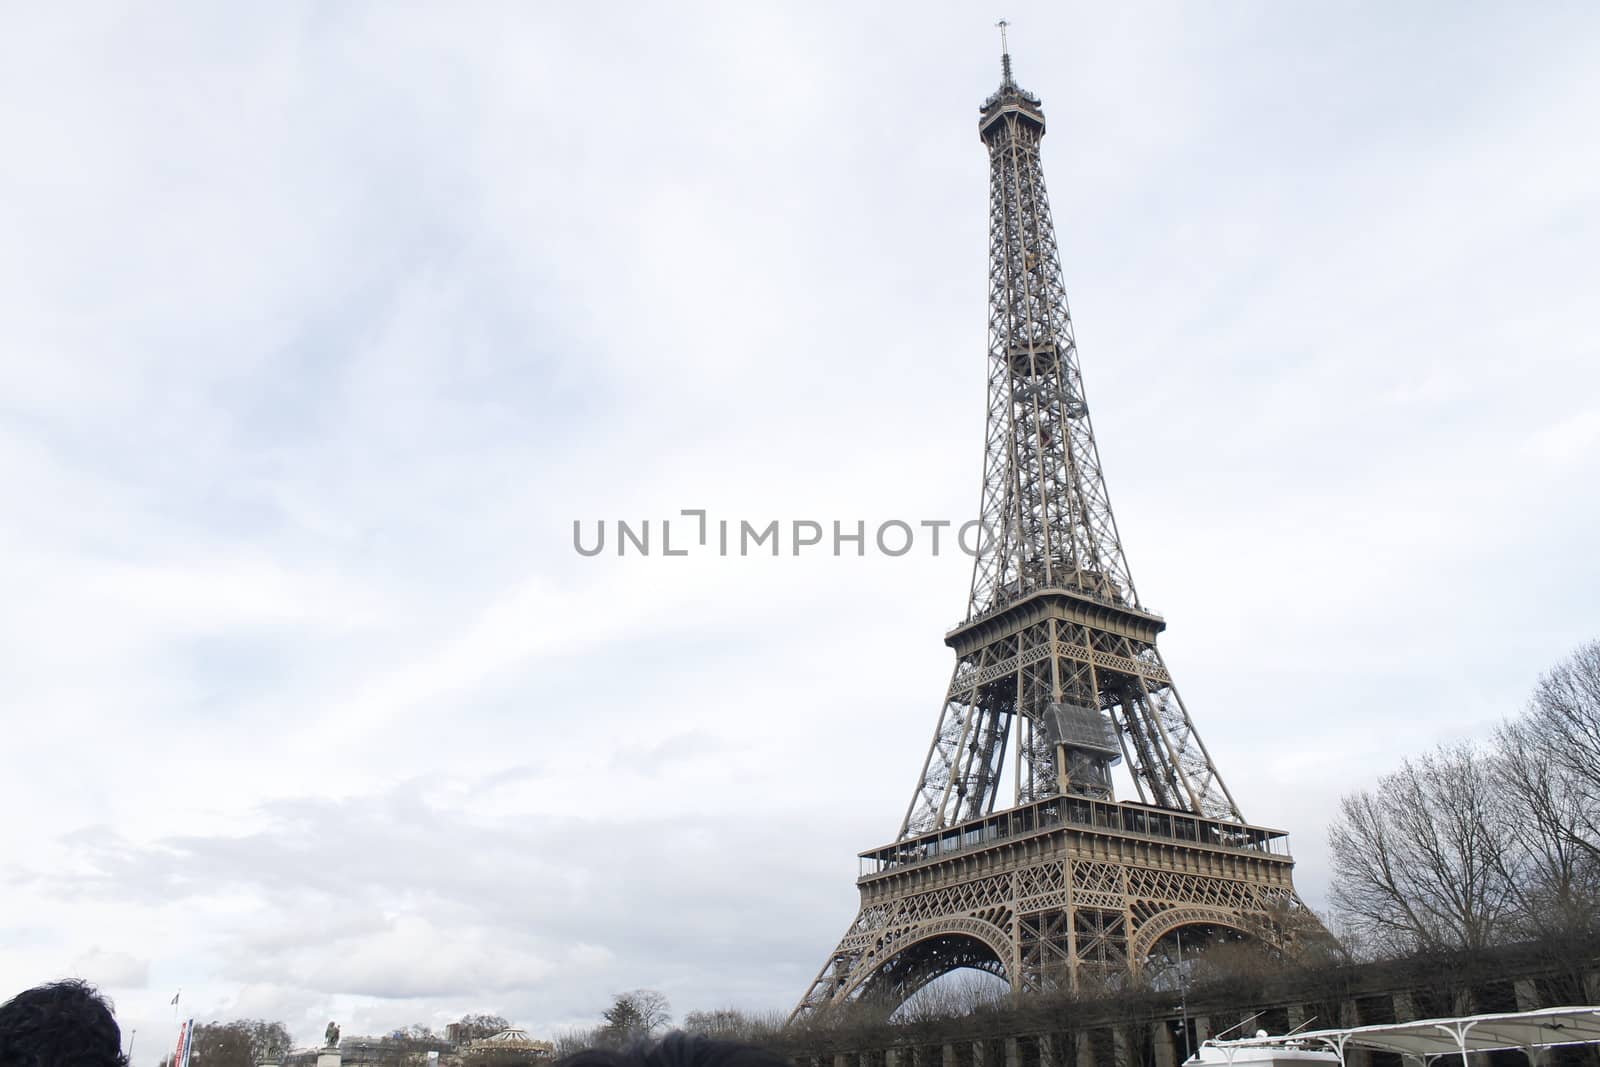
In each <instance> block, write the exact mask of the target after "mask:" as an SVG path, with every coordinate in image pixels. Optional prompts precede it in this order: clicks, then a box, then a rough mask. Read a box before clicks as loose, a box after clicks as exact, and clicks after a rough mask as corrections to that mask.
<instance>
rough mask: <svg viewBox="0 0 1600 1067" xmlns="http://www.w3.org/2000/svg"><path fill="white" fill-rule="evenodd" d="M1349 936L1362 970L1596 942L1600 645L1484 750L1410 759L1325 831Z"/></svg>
mask: <svg viewBox="0 0 1600 1067" xmlns="http://www.w3.org/2000/svg"><path fill="white" fill-rule="evenodd" d="M1328 839H1329V845H1330V849H1331V853H1332V855H1331V859H1332V862H1333V883H1332V887H1331V892H1330V902H1331V904H1332V908H1333V917H1334V919H1335V922H1336V925H1337V926H1338V928H1339V934H1340V936H1341V937H1342V938H1343V939H1344V940H1345V942H1346V943H1347V945H1349V946H1351V947H1352V948H1353V949H1355V950H1356V951H1357V952H1358V953H1359V954H1361V955H1363V956H1367V957H1374V958H1375V957H1397V956H1406V955H1415V954H1418V953H1437V952H1451V951H1468V952H1471V951H1477V950H1481V949H1486V948H1493V947H1495V946H1501V945H1509V944H1515V943H1524V942H1540V943H1548V944H1549V945H1551V946H1552V947H1558V946H1565V948H1566V949H1567V950H1572V951H1578V950H1582V951H1587V949H1588V948H1589V947H1590V946H1592V945H1593V943H1594V942H1595V939H1596V935H1597V934H1600V641H1593V642H1590V643H1588V644H1585V645H1583V646H1581V647H1579V648H1578V649H1577V650H1576V651H1574V652H1573V653H1572V654H1571V655H1570V656H1569V657H1567V658H1566V659H1565V660H1563V661H1562V662H1560V663H1559V664H1557V665H1556V666H1555V667H1554V668H1552V669H1551V670H1549V671H1548V672H1546V673H1545V674H1544V675H1543V676H1542V677H1541V678H1540V679H1539V681H1538V684H1537V685H1536V687H1535V689H1534V692H1533V695H1532V697H1531V698H1530V699H1529V701H1528V704H1527V706H1526V707H1525V708H1524V709H1523V710H1522V712H1521V713H1520V714H1518V715H1516V716H1514V717H1512V718H1510V719H1508V720H1507V721H1505V722H1504V723H1502V724H1501V725H1500V726H1499V727H1498V728H1497V729H1496V730H1495V731H1494V732H1493V734H1492V736H1490V737H1489V738H1487V739H1486V740H1484V741H1482V742H1478V743H1474V742H1456V743H1451V744H1444V745H1440V746H1438V747H1437V748H1435V749H1434V750H1433V751H1431V752H1428V753H1426V754H1424V755H1421V756H1417V757H1414V758H1411V759H1407V760H1406V761H1405V762H1403V763H1402V764H1401V765H1400V768H1399V769H1398V770H1396V771H1394V772H1393V773H1391V774H1387V775H1384V776H1383V777H1382V778H1380V779H1379V780H1378V783H1377V785H1376V787H1375V788H1372V789H1368V790H1362V791H1359V792H1355V793H1352V794H1350V795H1348V796H1346V797H1344V798H1343V801H1342V802H1341V804H1340V810H1339V814H1338V816H1337V818H1336V819H1335V821H1334V823H1333V825H1332V826H1331V827H1330V829H1329V835H1328Z"/></svg>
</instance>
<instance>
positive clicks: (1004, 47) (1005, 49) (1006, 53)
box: [995, 19, 1011, 84]
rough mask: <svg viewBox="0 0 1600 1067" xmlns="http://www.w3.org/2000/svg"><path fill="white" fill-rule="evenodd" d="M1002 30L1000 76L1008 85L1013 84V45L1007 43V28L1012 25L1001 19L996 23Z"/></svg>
mask: <svg viewBox="0 0 1600 1067" xmlns="http://www.w3.org/2000/svg"><path fill="white" fill-rule="evenodd" d="M995 25H996V26H997V27H999V29H1000V74H1001V76H1002V77H1003V78H1004V79H1005V81H1006V83H1007V84H1010V82H1011V45H1010V44H1009V43H1008V42H1007V41H1006V27H1008V26H1010V25H1011V23H1009V22H1007V21H1006V20H1005V19H1001V20H1000V21H999V22H997V23H995Z"/></svg>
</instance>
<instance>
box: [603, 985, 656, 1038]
mask: <svg viewBox="0 0 1600 1067" xmlns="http://www.w3.org/2000/svg"><path fill="white" fill-rule="evenodd" d="M603 1014H604V1016H605V1020H606V1024H605V1026H603V1027H601V1028H600V1033H601V1035H602V1036H604V1037H605V1038H608V1039H609V1040H610V1041H611V1042H612V1043H626V1042H629V1041H637V1040H638V1039H640V1038H643V1037H649V1036H650V1035H651V1034H653V1033H655V1032H656V1031H657V1030H659V1029H661V1028H662V1027H664V1026H666V1025H667V1024H668V1023H670V1022H671V1021H672V1012H671V1005H670V1004H668V1003H667V998H666V997H665V996H663V995H662V994H660V993H658V992H656V991H655V990H654V989H634V990H631V991H629V992H627V993H618V994H617V995H616V996H615V997H614V998H613V999H612V1001H611V1007H609V1008H607V1009H606V1010H605V1012H604V1013H603Z"/></svg>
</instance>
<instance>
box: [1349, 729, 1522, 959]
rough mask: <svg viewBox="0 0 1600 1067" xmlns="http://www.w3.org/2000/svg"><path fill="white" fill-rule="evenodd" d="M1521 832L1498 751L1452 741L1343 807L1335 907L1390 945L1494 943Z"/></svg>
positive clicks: (1501, 929) (1508, 902)
mask: <svg viewBox="0 0 1600 1067" xmlns="http://www.w3.org/2000/svg"><path fill="white" fill-rule="evenodd" d="M1516 832H1517V830H1516V826H1515V824H1514V822H1513V820H1512V819H1511V818H1510V809H1509V807H1508V805H1507V803H1506V798H1505V794H1504V791H1503V790H1502V789H1501V788H1500V775H1499V773H1498V772H1497V769H1496V767H1495V765H1494V762H1493V760H1492V759H1491V758H1490V757H1489V756H1487V755H1485V754H1484V753H1482V752H1480V751H1478V750H1477V749H1475V748H1473V747H1472V746H1469V745H1449V746H1441V747H1440V748H1439V749H1437V750H1435V751H1434V752H1432V753H1429V754H1428V755H1425V756H1422V757H1419V758H1417V759H1412V760H1407V761H1406V762H1405V763H1403V764H1401V766H1400V769H1399V770H1398V771H1395V772H1394V773H1393V774H1388V775H1385V776H1384V777H1382V778H1380V779H1379V780H1378V787H1377V789H1376V790H1375V791H1372V792H1360V793H1354V794H1351V795H1349V796H1346V797H1345V798H1344V799H1343V801H1342V802H1341V804H1340V812H1339V816H1338V818H1337V819H1336V820H1335V821H1334V824H1333V826H1332V827H1331V828H1330V830H1329V833H1328V843H1329V846H1330V848H1331V850H1332V853H1333V860H1334V879H1333V888H1332V893H1331V897H1332V900H1333V905H1334V909H1335V911H1336V913H1337V914H1338V916H1339V918H1340V919H1341V920H1343V921H1344V922H1345V923H1347V924H1348V925H1349V926H1350V927H1351V928H1353V929H1355V930H1356V931H1358V932H1359V933H1361V934H1362V935H1364V936H1366V937H1369V938H1371V939H1372V940H1373V941H1374V942H1376V943H1377V944H1378V945H1379V946H1381V947H1382V948H1384V949H1388V950H1390V951H1401V952H1410V951H1416V950H1423V949H1477V948H1484V947H1486V946H1488V945H1491V944H1494V943H1496V942H1497V941H1500V940H1503V939H1505V938H1506V937H1507V922H1506V920H1507V915H1508V912H1510V911H1511V909H1512V908H1513V906H1514V903H1515V896H1516V889H1515V885H1516V881H1517V879H1518V877H1519V876H1520V871H1519V869H1518V866H1517V859H1516V856H1515V850H1514V848H1513V843H1512V838H1513V837H1514V835H1515V834H1516Z"/></svg>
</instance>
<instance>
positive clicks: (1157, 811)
mask: <svg viewBox="0 0 1600 1067" xmlns="http://www.w3.org/2000/svg"><path fill="white" fill-rule="evenodd" d="M1001 29H1002V33H1003V32H1004V24H1002V27H1001ZM1002 51H1003V53H1004V54H1003V58H1002V60H1001V71H1002V78H1001V82H1000V88H999V89H998V90H997V91H996V92H995V93H994V95H992V96H990V97H989V99H988V100H986V101H984V103H983V106H982V108H981V109H980V114H979V119H978V131H979V134H980V136H981V137H982V139H983V143H984V144H985V145H986V146H987V147H988V150H989V358H988V368H989V376H988V377H989V383H988V420H987V428H986V434H985V443H984V460H983V496H982V505H981V513H980V518H981V522H982V528H983V529H984V530H985V531H987V532H988V536H987V538H986V542H985V543H984V544H983V546H982V547H981V548H980V549H979V551H978V553H977V558H976V561H975V564H974V568H973V576H972V593H971V596H970V598H969V599H968V602H967V617H966V620H965V621H964V622H962V623H961V624H960V625H958V626H957V627H956V628H955V629H953V630H951V631H950V632H949V633H948V634H946V635H945V643H946V644H948V645H949V646H950V647H951V648H953V649H954V650H955V654H956V666H955V672H954V674H953V675H952V677H951V679H950V686H949V688H948V690H946V693H945V698H944V705H943V709H942V710H941V711H940V713H939V723H938V727H937V728H936V729H935V730H934V734H933V742H932V744H931V745H930V746H929V747H928V754H927V759H926V762H925V763H924V765H923V768H922V773H921V774H920V775H918V777H917V784H916V789H915V790H914V791H913V792H912V795H911V803H910V805H909V807H908V808H907V810H906V814H905V818H904V819H903V820H902V822H901V824H900V833H899V836H898V837H897V838H896V839H895V841H894V842H893V843H891V844H888V845H885V846H883V847H881V848H875V849H872V850H871V851H868V852H864V853H862V854H861V876H860V878H859V879H858V882H857V884H858V886H859V888H860V891H861V911H860V913H859V914H858V915H857V917H856V920H855V922H854V923H852V924H851V926H850V928H849V930H848V931H846V933H845V935H844V937H843V939H842V940H841V941H840V942H839V945H838V947H837V948H835V949H834V951H833V953H832V954H831V955H830V956H829V957H828V960H827V962H826V963H825V964H824V965H823V967H822V970H821V972H820V973H819V974H818V975H817V978H816V980H815V982H813V983H812V985H811V988H810V989H809V990H808V991H807V992H806V994H805V996H804V998H803V999H802V1000H801V1001H800V1004H799V1006H798V1007H796V1009H795V1012H794V1017H800V1016H804V1015H807V1014H810V1013H813V1012H816V1011H819V1010H823V1009H825V1008H827V1007H829V1006H831V1005H836V1004H840V1003H842V1002H845V1001H849V1000H853V999H856V998H875V999H879V1000H882V1001H885V1002H888V1003H891V1004H898V1003H901V1002H903V1001H904V1000H906V999H907V998H909V997H910V996H912V995H913V994H914V993H916V991H917V990H918V989H920V988H922V987H923V986H924V985H926V984H927V983H928V982H930V981H932V980H933V979H935V978H937V977H939V976H940V975H942V974H945V973H947V972H949V971H952V970H955V969H957V968H961V967H970V968H976V969H978V970H984V971H988V972H990V973H992V974H995V975H997V976H999V977H1001V978H1003V979H1005V980H1006V981H1007V982H1008V983H1009V984H1010V985H1011V988H1012V989H1013V991H1015V992H1018V993H1027V992H1039V991H1046V990H1053V989H1062V988H1066V989H1074V990H1075V989H1078V988H1080V985H1081V983H1082V982H1083V980H1084V978H1085V977H1086V976H1088V975H1091V974H1094V975H1098V976H1099V977H1100V978H1101V979H1105V978H1107V977H1113V978H1114V977H1115V976H1118V975H1126V974H1128V973H1130V972H1134V973H1137V972H1138V971H1140V970H1141V969H1143V968H1144V967H1145V966H1146V964H1147V962H1149V961H1151V960H1155V959H1159V958H1161V957H1162V956H1163V955H1166V954H1167V953H1168V950H1169V949H1170V945H1171V944H1172V942H1173V940H1174V935H1175V934H1176V933H1177V931H1180V930H1183V931H1185V933H1187V934H1188V935H1189V936H1188V937H1187V938H1185V939H1184V940H1186V941H1187V942H1188V943H1189V944H1195V943H1196V942H1198V941H1201V940H1203V939H1204V938H1208V937H1209V938H1241V937H1250V938H1255V939H1257V940H1259V941H1262V942H1265V943H1266V944H1268V945H1269V946H1272V947H1274V948H1275V949H1279V950H1281V949H1283V948H1285V947H1287V944H1288V942H1289V941H1290V940H1292V938H1293V933H1292V931H1293V930H1294V929H1295V927H1296V926H1297V925H1300V924H1305V923H1307V922H1309V925H1310V926H1311V927H1313V928H1317V924H1316V923H1315V920H1314V919H1311V920H1307V919H1306V918H1305V916H1306V913H1305V911H1304V908H1303V905H1301V904H1300V902H1299V899H1298V898H1297V897H1296V895H1295V891H1294V886H1293V883H1292V881H1291V877H1290V874H1291V871H1292V869H1293V867H1294V861H1293V860H1292V859H1291V858H1290V857H1289V852H1288V842H1287V835H1286V834H1285V833H1283V832H1282V831H1279V830H1270V829H1267V828H1265V827H1260V826H1253V825H1251V824H1249V823H1247V822H1245V820H1244V817H1243V815H1241V814H1240V811H1239V806H1238V804H1237V803H1235V801H1234V799H1233V796H1232V795H1231V794H1230V793H1229V792H1228V787H1227V786H1226V785H1225V784H1224V783H1223V780H1222V776H1221V774H1219V773H1218V771H1217V768H1216V765H1215V764H1214V763H1213V762H1212V760H1211V756H1210V754H1209V753H1208V752H1207V751H1206V748H1205V745H1204V744H1203V743H1202V742H1201V740H1200V735H1199V733H1198V732H1197V731H1196V730H1195V726H1194V722H1193V721H1192V720H1191V719H1190V717H1189V713H1188V711H1187V710H1186V709H1185V708H1184V706H1183V702H1182V701H1181V700H1180V699H1179V697H1178V690H1177V688H1176V687H1175V686H1174V685H1173V681H1172V676H1171V675H1170V674H1169V673H1168V671H1167V668H1166V665H1165V664H1164V663H1163V662H1162V659H1161V653H1160V652H1159V651H1157V649H1156V637H1157V635H1158V634H1160V633H1161V631H1162V630H1163V629H1165V627H1166V623H1165V621H1164V620H1163V619H1162V618H1161V617H1160V616H1159V615H1156V614H1155V613H1154V612H1152V611H1150V610H1149V609H1148V608H1146V607H1145V606H1144V604H1143V602H1142V601H1141V600H1140V599H1139V594H1138V592H1137V591H1136V590H1135V588H1134V584H1133V575H1132V574H1131V572H1130V571H1129V569H1128V561H1127V559H1126V557H1125V556H1124V555H1123V551H1122V543H1121V540H1120V538H1119V537H1118V534H1117V524H1116V519H1115V518H1114V517H1113V516H1112V513H1111V503H1110V499H1109V498H1108V496H1107V494H1106V486H1105V479H1104V477H1103V475H1102V474H1101V470H1100V456H1099V450H1098V449H1097V447H1096V445H1095V439H1094V430H1093V428H1092V426H1091V423H1090V419H1089V407H1088V402H1087V400H1086V398H1085V395H1084V390H1083V379H1082V376H1081V374H1080V372H1079V364H1078V350H1077V346H1076V345H1075V344H1074V342H1073V334H1072V319H1071V317H1070V315H1069V314H1068V311H1067V296H1066V290H1065V287H1064V286H1063V284H1062V280H1061V262H1060V256H1059V253H1058V252H1057V249H1056V238H1055V229H1054V226H1053V224H1052V222H1051V218H1050V205H1049V202H1048V201H1047V199H1046V197H1045V186H1044V172H1043V169H1042V167H1041V165H1040V159H1039V144H1040V140H1041V138H1042V137H1043V136H1044V129H1045V122H1044V112H1043V110H1042V109H1041V107H1040V104H1039V99H1038V98H1037V97H1036V96H1034V95H1033V94H1032V93H1029V92H1027V91H1026V90H1024V89H1022V88H1020V87H1019V86H1018V85H1017V83H1016V82H1015V81H1014V80H1013V79H1012V74H1011V56H1010V52H1009V49H1002ZM1008 752H1009V753H1010V759H1009V761H1008V759H1007V753H1008ZM1122 761H1126V767H1127V771H1128V772H1129V777H1131V779H1132V782H1133V787H1134V789H1135V790H1137V793H1138V798H1137V800H1135V799H1133V798H1131V797H1130V798H1126V799H1121V800H1119V799H1118V798H1117V797H1116V796H1115V794H1114V789H1113V780H1112V777H1111V768H1112V767H1113V766H1114V765H1115V764H1117V763H1119V762H1122ZM1008 781H1009V789H1005V790H1004V791H1005V793H1006V794H1007V796H1006V797H1005V799H1007V800H1009V801H1010V803H1009V805H1004V806H1000V807H998V808H997V803H998V802H999V801H1000V800H1001V799H1002V790H1003V787H1005V786H1006V785H1007V783H1008ZM1297 920H1298V921H1297Z"/></svg>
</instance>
